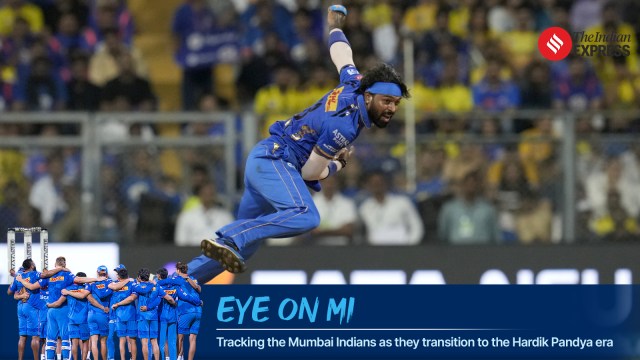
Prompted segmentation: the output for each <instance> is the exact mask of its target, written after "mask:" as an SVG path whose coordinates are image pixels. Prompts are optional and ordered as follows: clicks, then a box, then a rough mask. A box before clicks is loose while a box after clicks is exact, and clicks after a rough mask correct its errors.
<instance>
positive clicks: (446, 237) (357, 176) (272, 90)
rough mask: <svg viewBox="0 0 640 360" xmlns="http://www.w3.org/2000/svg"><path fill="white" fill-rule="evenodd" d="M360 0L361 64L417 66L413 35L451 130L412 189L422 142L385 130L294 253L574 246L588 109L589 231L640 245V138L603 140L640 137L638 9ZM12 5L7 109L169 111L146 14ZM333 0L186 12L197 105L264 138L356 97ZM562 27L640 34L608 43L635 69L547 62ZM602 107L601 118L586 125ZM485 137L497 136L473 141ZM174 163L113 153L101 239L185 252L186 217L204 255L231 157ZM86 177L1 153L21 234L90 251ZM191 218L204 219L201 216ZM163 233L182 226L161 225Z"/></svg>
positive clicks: (2, 16)
mask: <svg viewBox="0 0 640 360" xmlns="http://www.w3.org/2000/svg"><path fill="white" fill-rule="evenodd" d="M343 3H344V4H345V5H346V6H347V7H348V9H349V16H348V17H347V23H346V25H345V29H344V30H345V33H346V35H347V37H348V39H349V41H350V43H351V47H352V49H353V54H354V60H355V63H356V64H357V66H358V67H359V69H360V70H361V71H365V70H366V69H367V68H369V67H370V66H372V65H373V64H376V63H377V62H379V61H385V62H388V63H391V64H392V65H394V66H395V67H396V68H398V69H399V70H402V66H403V60H404V59H403V58H402V56H403V55H402V54H403V52H402V40H403V39H405V38H408V39H412V40H413V44H414V46H415V55H414V61H415V74H416V76H415V79H414V80H415V85H414V86H413V88H412V89H411V92H412V99H411V101H413V102H414V104H415V106H416V109H417V127H416V129H417V132H418V138H419V139H420V136H422V135H431V136H433V135H435V138H436V140H435V141H427V142H421V144H422V145H421V146H420V148H419V151H418V159H417V160H418V167H417V169H416V170H417V173H418V183H417V189H416V191H415V192H412V193H408V192H407V191H406V184H405V183H406V181H405V180H406V179H405V178H404V174H403V170H402V168H403V156H404V155H403V154H404V151H405V149H404V147H403V146H402V145H401V144H395V145H392V146H388V145H380V144H383V143H384V139H385V137H386V136H388V135H387V133H383V132H380V131H372V132H371V133H369V134H367V137H366V138H367V139H363V140H364V141H362V144H360V146H357V151H356V155H357V156H356V158H355V159H353V160H352V161H351V162H350V164H349V166H348V167H347V168H346V169H345V171H344V172H343V173H341V174H340V175H339V176H338V177H337V180H338V181H327V182H325V183H326V184H327V185H326V190H327V191H326V192H324V193H319V194H316V199H317V204H318V207H319V209H320V212H321V214H325V216H323V220H322V223H321V225H320V227H319V228H318V229H316V230H314V231H313V232H311V233H310V234H308V235H305V236H302V237H301V238H299V239H294V240H290V241H293V242H296V243H304V244H307V243H313V244H351V243H365V244H375V245H378V244H406V245H411V244H417V243H420V242H427V243H435V242H443V243H450V244H467V243H523V244H529V243H548V242H556V241H557V240H559V239H560V237H561V234H562V227H561V223H562V221H561V213H562V210H563V209H562V199H563V197H562V183H561V180H559V179H562V176H563V175H564V173H565V170H566V169H563V168H562V166H561V165H560V164H561V163H560V143H559V142H558V141H557V140H558V139H559V137H560V136H562V135H563V134H562V132H563V128H562V118H560V117H557V116H556V115H555V114H554V113H552V112H551V110H568V111H573V112H574V113H576V114H578V116H577V118H576V128H575V133H576V135H577V136H578V138H577V139H578V140H577V147H576V149H575V150H576V179H577V184H576V195H577V204H576V209H577V217H576V228H577V236H578V238H579V239H580V240H582V241H597V240H603V239H604V240H628V239H630V238H633V237H635V236H637V235H638V234H640V227H639V224H638V221H639V219H640V187H639V185H638V184H640V145H638V144H634V143H631V142H627V143H625V142H620V141H616V142H613V143H612V142H606V141H601V135H605V134H627V133H638V132H639V131H640V116H638V115H637V113H636V114H635V115H634V113H633V110H638V109H639V108H640V76H639V75H640V68H639V64H638V42H637V38H638V34H639V33H640V18H639V17H638V16H637V14H638V13H640V4H638V3H637V2H636V1H633V0H620V1H607V0H573V1H571V0H543V1H529V0H485V1H480V0H413V1H401V0H386V1H364V0H351V1H344V2H343ZM0 4H1V6H0V114H1V112H9V111H25V110H27V111H58V110H73V111H97V110H100V111H103V112H106V113H109V112H119V111H154V110H156V109H157V108H158V99H157V97H156V96H155V94H154V91H153V84H152V83H150V81H152V79H150V78H149V75H148V70H147V64H146V63H147V62H148V61H149V59H145V58H144V56H143V55H142V53H141V51H140V50H138V49H136V47H135V45H134V44H135V42H134V38H135V34H136V32H135V26H134V18H133V16H132V14H131V12H130V10H129V9H128V7H127V4H126V1H125V0H33V1H26V0H3V1H0ZM325 5H326V4H325V3H324V2H322V1H319V0H316V1H313V0H309V1H294V0H283V1H262V0H258V1H256V0H248V1H240V0H224V1H222V0H220V1H218V0H215V1H214V0H210V1H207V0H186V1H185V2H184V3H183V4H182V5H180V6H179V7H178V8H177V9H176V12H175V14H174V17H173V19H167V20H166V22H167V25H166V26H167V27H168V28H171V31H172V32H173V34H174V36H175V40H176V53H175V61H176V63H177V64H178V65H179V67H180V69H181V71H182V74H181V75H182V76H181V81H182V89H181V92H180V93H181V98H182V106H183V109H185V110H199V111H205V112H213V111H218V110H239V109H247V108H251V109H252V110H253V111H254V112H255V114H256V115H257V118H258V121H259V123H258V124H257V126H256V127H257V128H258V129H259V130H260V132H261V135H264V134H266V133H267V131H268V127H269V125H270V124H272V123H273V122H274V121H277V120H283V119H287V118H289V117H290V116H292V114H295V113H297V112H299V111H301V110H303V109H304V108H305V107H307V106H309V105H311V104H313V103H314V102H315V101H317V100H318V99H319V98H321V97H322V96H323V95H324V94H325V93H326V92H327V91H329V90H330V89H332V88H333V87H334V86H335V85H336V84H337V74H336V73H335V70H334V69H333V68H332V64H331V63H330V58H329V56H328V55H327V50H326V45H325V34H324V29H323V16H324V15H325V7H324V6H325ZM550 26H560V27H562V28H564V29H566V30H568V31H570V32H578V31H586V32H588V33H596V32H599V33H601V34H612V33H616V34H623V35H628V37H626V36H625V37H624V38H620V37H618V38H616V39H610V41H609V43H607V44H605V43H598V45H610V46H627V45H628V49H629V50H630V51H629V53H628V54H617V55H616V56H591V57H589V56H583V55H576V54H571V55H569V56H568V57H567V58H566V59H564V60H562V61H557V62H551V61H548V60H546V59H544V58H543V57H542V56H541V55H540V52H539V51H538V36H539V34H540V33H541V32H542V31H543V30H544V29H546V28H548V27H550ZM620 41H623V42H620ZM579 44H586V45H589V43H585V42H580V41H579V40H578V39H576V38H574V46H575V47H577V46H576V45H579ZM574 53H575V52H574ZM230 64H231V67H229V66H230ZM221 69H222V70H221ZM229 69H231V71H230V72H231V73H233V74H237V76H236V77H235V78H234V81H233V84H234V86H228V85H229V84H227V86H224V87H220V86H216V77H217V76H220V75H221V74H223V73H225V71H226V70H229ZM216 70H218V71H216ZM226 72H229V71H226ZM405 104H406V103H405ZM520 110H549V112H548V113H545V112H537V113H534V114H535V116H533V117H529V116H524V115H523V116H520V114H521V113H519V112H518V111H520ZM608 110H627V112H625V113H620V114H611V113H610V112H607V111H608ZM585 111H591V112H590V113H589V114H588V115H584V116H583V115H580V113H581V112H585ZM598 112H603V113H602V115H601V114H599V113H598ZM540 114H542V115H540ZM402 117H403V112H402V111H400V112H399V113H398V115H397V118H396V119H394V121H393V124H392V126H391V129H390V132H391V134H392V135H394V134H395V135H396V136H397V137H398V136H400V137H401V134H402V133H403V121H402V120H403V119H402ZM103 126H104V128H102V129H101V133H102V134H104V136H112V137H116V138H117V137H125V136H148V137H151V136H154V133H155V132H156V131H157V129H154V128H152V127H148V126H144V125H135V124H134V125H133V126H131V127H128V126H125V125H123V124H122V123H120V122H118V121H117V119H114V120H113V121H112V122H107V123H105V124H104V125H103ZM182 131H183V133H184V134H187V135H194V136H220V135H221V134H222V130H220V128H218V127H215V126H208V125H207V124H188V125H184V124H183V126H182ZM77 133H78V129H77V127H74V126H67V125H65V126H59V125H55V124H54V125H50V124H42V125H37V126H34V125H24V124H4V123H3V124H0V135H4V136H13V135H36V136H42V137H51V136H58V135H74V134H77ZM509 136H510V137H509ZM469 138H471V139H475V140H481V141H480V142H477V141H476V142H467V141H465V140H468V139H469ZM499 139H503V140H504V139H508V140H506V141H503V140H500V141H498V140H499ZM377 140H381V141H382V142H381V143H377V142H376V141H377ZM125 155H127V156H125ZM158 158H159V154H158V153H157V152H153V151H147V150H141V149H139V150H135V151H133V152H132V153H126V154H125V153H124V152H117V151H115V152H113V153H109V154H107V156H105V162H104V164H102V168H101V174H100V175H101V177H100V178H101V180H100V181H101V185H102V199H101V206H102V209H101V213H100V219H99V223H100V227H101V229H102V230H103V231H102V233H101V234H100V236H99V238H100V240H109V241H119V240H120V239H121V238H122V237H123V236H125V234H127V233H128V232H127V231H133V230H132V229H135V228H138V230H140V229H141V223H144V222H145V221H150V220H149V219H152V220H153V219H155V220H157V219H162V222H158V221H156V222H154V221H151V222H149V223H148V224H147V226H142V230H144V231H142V232H139V234H142V233H145V234H147V237H148V238H149V241H159V240H158V239H165V240H166V241H172V240H173V238H174V233H173V228H174V226H173V225H171V224H175V223H176V220H177V219H179V218H180V219H181V220H178V221H177V222H178V231H177V232H176V233H177V234H180V236H178V235H176V237H179V238H180V241H179V243H180V244H191V243H193V242H194V240H193V239H187V238H185V236H186V234H185V231H184V222H185V221H186V222H187V223H190V224H193V223H194V222H205V225H208V226H210V227H211V226H214V225H211V224H213V223H215V224H216V225H215V227H217V226H218V224H217V222H216V220H217V219H219V217H220V216H222V217H223V218H225V219H227V218H230V217H231V215H230V214H229V213H226V212H225V211H227V210H224V208H223V207H222V206H221V205H220V203H221V202H222V200H223V198H224V196H223V195H224V194H220V196H218V197H216V188H217V189H218V191H222V190H223V189H224V188H225V187H224V186H221V185H223V184H224V183H223V181H224V180H222V179H223V178H224V176H221V175H222V174H223V172H224V169H223V168H221V166H220V163H221V159H222V158H223V156H222V154H221V153H220V151H219V150H218V149H207V150H206V151H191V150H185V151H184V152H183V153H182V158H183V159H184V160H185V161H184V166H185V169H186V171H184V174H185V175H184V179H186V181H182V179H181V180H180V181H179V180H178V179H176V178H174V177H173V176H172V175H171V174H167V173H162V171H161V170H162V167H161V166H159V165H158V162H159V159H158ZM241 164H242V162H241V161H239V162H238V166H239V167H241ZM80 170H81V158H80V154H79V153H78V151H77V149H69V148H64V149H60V150H59V151H41V150H32V151H31V150H30V151H22V150H12V149H0V188H1V189H2V192H1V193H0V225H1V226H2V228H5V227H9V226H12V225H13V224H18V223H30V224H39V225H42V226H48V227H52V229H54V234H53V238H54V239H56V240H79V236H80V235H79V233H78V229H79V227H80V226H79V222H80V221H81V220H80V219H81V214H80V212H79V204H80V196H79V195H80V194H79V186H78V182H79V179H80V176H79V175H80V174H79V172H80ZM180 171H182V170H180ZM205 198H206V200H204V199H205ZM187 199H188V200H187ZM201 199H202V200H201ZM226 205H229V204H228V203H227V204H226ZM141 209H143V210H141ZM154 210H155V211H154ZM211 211H214V212H215V214H216V215H215V216H214V215H212V214H213V213H212V212H211ZM143 213H144V214H145V217H146V218H147V219H146V220H145V219H143V216H142V215H143ZM188 213H191V214H195V215H192V216H191V217H187V216H186V214H188ZM219 214H223V215H219ZM332 214H345V215H344V216H343V217H342V216H341V217H339V218H338V217H335V216H333V217H332V216H331V215H332ZM186 217H187V218H188V219H187V220H185V218H186ZM379 219H385V221H383V222H381V221H378V220H379ZM165 220H166V221H165ZM159 223H163V224H169V225H166V226H156V225H157V224H159ZM180 223H183V224H182V225H180ZM200 225H202V224H200ZM193 226H194V227H195V228H200V227H199V226H197V225H193ZM195 232H198V231H195ZM129 233H130V232H129ZM141 236H142V235H141ZM141 236H138V237H137V239H138V240H140V241H142V240H141ZM193 236H201V235H200V234H199V233H198V234H197V235H193Z"/></svg>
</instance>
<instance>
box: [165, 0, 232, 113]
mask: <svg viewBox="0 0 640 360" xmlns="http://www.w3.org/2000/svg"><path fill="white" fill-rule="evenodd" d="M171 29H172V32H173V35H174V36H175V40H176V52H175V60H176V62H177V63H178V65H179V66H180V67H181V68H182V106H183V108H184V110H196V108H197V106H198V99H199V98H200V97H201V96H202V95H203V94H207V93H211V92H212V91H213V73H212V71H213V69H212V67H213V65H214V64H216V63H217V62H218V61H219V60H220V59H219V56H220V55H221V54H219V53H218V51H219V50H221V48H222V47H225V46H224V45H225V44H227V43H233V42H235V41H236V35H237V34H236V32H235V31H233V30H231V31H228V32H227V31H224V30H222V29H218V27H217V24H216V16H215V14H214V13H213V11H212V10H211V9H210V8H209V7H208V6H207V3H206V1H205V0H192V1H186V2H185V3H184V4H182V5H181V6H180V7H178V9H177V10H176V12H175V14H174V17H173V23H172V27H171ZM229 50H230V51H231V52H234V51H235V55H234V54H230V55H231V56H236V55H237V49H235V48H234V47H233V46H232V47H231V48H229Z"/></svg>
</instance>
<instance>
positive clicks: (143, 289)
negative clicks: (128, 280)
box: [132, 281, 160, 320]
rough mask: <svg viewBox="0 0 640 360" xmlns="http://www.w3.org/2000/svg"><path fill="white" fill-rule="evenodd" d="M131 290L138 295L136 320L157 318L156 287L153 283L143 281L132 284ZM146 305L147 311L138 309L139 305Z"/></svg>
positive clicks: (157, 292)
mask: <svg viewBox="0 0 640 360" xmlns="http://www.w3.org/2000/svg"><path fill="white" fill-rule="evenodd" d="M132 292H133V293H134V294H136V295H138V306H137V307H136V310H137V313H138V316H137V319H138V320H158V305H159V304H160V302H159V301H155V300H156V299H157V298H158V294H159V291H158V287H156V286H155V285H154V284H152V283H150V282H148V281H143V282H139V283H137V284H135V285H133V286H132ZM142 306H146V307H147V311H140V307H142Z"/></svg>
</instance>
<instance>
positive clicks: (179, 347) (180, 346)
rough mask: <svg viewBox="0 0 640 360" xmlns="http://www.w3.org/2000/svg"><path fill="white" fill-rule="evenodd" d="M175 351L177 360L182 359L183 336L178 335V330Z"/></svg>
mask: <svg viewBox="0 0 640 360" xmlns="http://www.w3.org/2000/svg"><path fill="white" fill-rule="evenodd" d="M177 351H178V359H184V334H180V330H178V343H177Z"/></svg>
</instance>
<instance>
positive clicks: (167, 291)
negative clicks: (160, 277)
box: [164, 289, 176, 295]
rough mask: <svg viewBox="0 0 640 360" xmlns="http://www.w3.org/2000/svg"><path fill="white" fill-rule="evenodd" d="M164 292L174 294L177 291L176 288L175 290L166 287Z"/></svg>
mask: <svg viewBox="0 0 640 360" xmlns="http://www.w3.org/2000/svg"><path fill="white" fill-rule="evenodd" d="M164 292H165V294H168V295H173V294H175V293H176V290H175V289H173V290H166V289H165V290H164Z"/></svg>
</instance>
